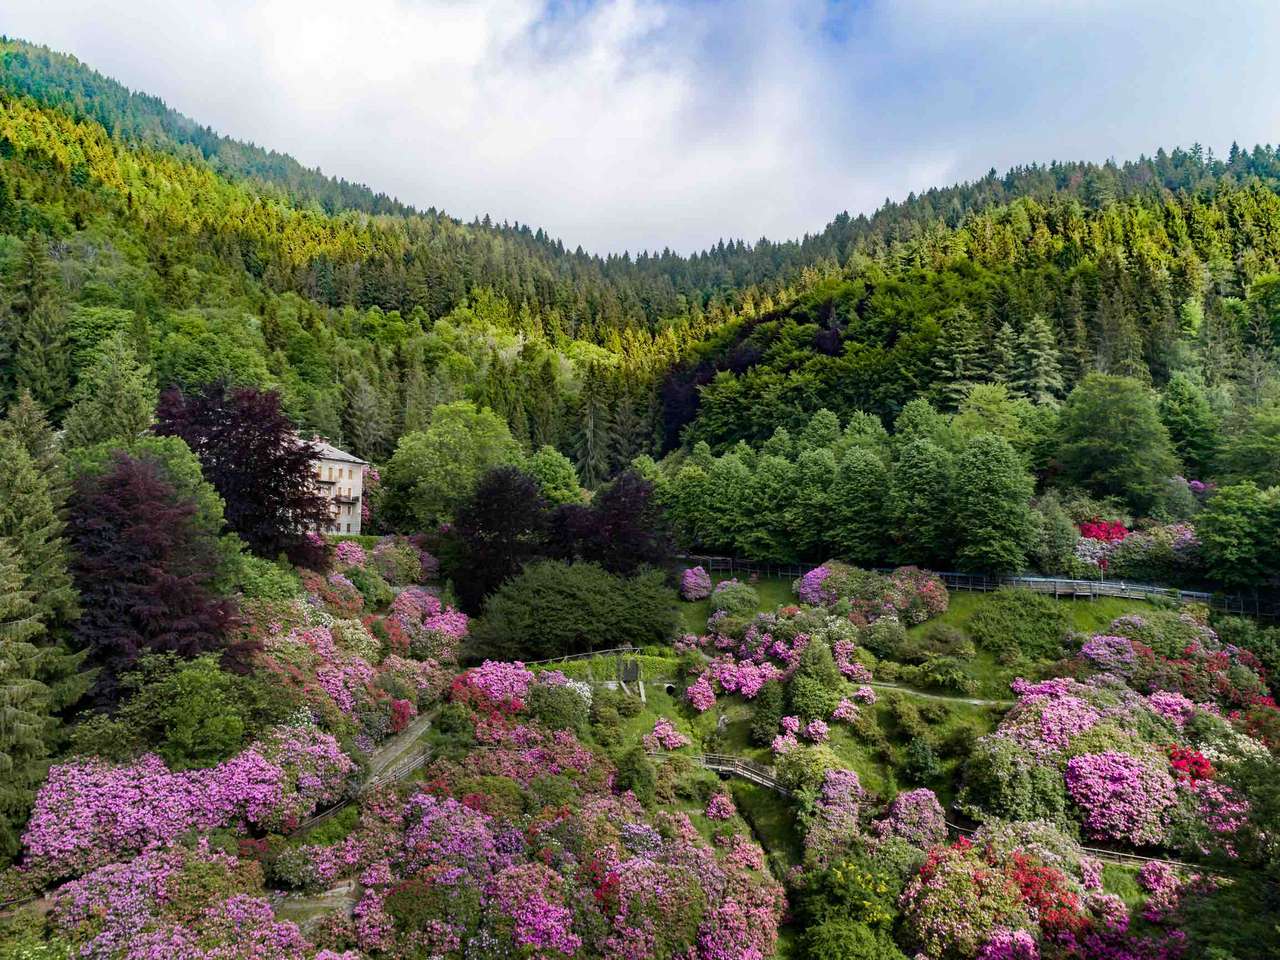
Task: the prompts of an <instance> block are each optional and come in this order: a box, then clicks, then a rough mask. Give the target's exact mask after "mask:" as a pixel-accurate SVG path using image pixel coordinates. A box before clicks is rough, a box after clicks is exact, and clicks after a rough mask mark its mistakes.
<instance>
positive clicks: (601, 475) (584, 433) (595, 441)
mask: <svg viewBox="0 0 1280 960" xmlns="http://www.w3.org/2000/svg"><path fill="white" fill-rule="evenodd" d="M610 420H611V417H610V413H609V404H608V398H607V397H606V395H605V387H604V383H603V379H602V376H601V374H600V371H599V369H598V368H597V367H596V366H595V365H594V364H592V365H591V366H590V367H588V368H587V375H586V377H585V378H584V380H583V382H582V393H581V395H580V396H579V397H578V432H577V435H576V437H575V438H574V444H573V454H574V459H575V460H577V461H578V476H580V477H581V478H582V483H583V485H584V486H586V487H588V488H589V489H595V488H596V487H598V486H599V485H600V484H601V483H603V482H604V481H605V480H607V479H608V476H609V427H610Z"/></svg>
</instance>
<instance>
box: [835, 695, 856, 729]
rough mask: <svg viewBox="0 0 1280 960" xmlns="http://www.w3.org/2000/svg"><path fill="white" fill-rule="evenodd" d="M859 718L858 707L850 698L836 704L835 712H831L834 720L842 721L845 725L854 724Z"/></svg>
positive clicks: (842, 699)
mask: <svg viewBox="0 0 1280 960" xmlns="http://www.w3.org/2000/svg"><path fill="white" fill-rule="evenodd" d="M857 718H858V705H857V704H856V703H854V702H853V701H852V700H850V699H849V698H848V697H842V698H841V700H840V702H839V703H838V704H836V708H835V710H833V711H832V712H831V719H832V720H841V721H843V722H845V723H852V722H853V721H854V720H856V719H857Z"/></svg>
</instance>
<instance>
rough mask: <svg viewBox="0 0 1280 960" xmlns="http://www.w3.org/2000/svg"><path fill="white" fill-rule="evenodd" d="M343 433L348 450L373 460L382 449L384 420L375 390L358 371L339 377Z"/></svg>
mask: <svg viewBox="0 0 1280 960" xmlns="http://www.w3.org/2000/svg"><path fill="white" fill-rule="evenodd" d="M342 401H343V402H342V436H343V438H344V439H345V440H346V442H347V444H348V445H349V446H350V448H351V452H352V453H354V454H355V455H356V456H357V457H361V458H363V459H365V460H375V459H378V458H379V457H380V455H381V454H382V453H383V452H384V451H383V438H384V437H385V436H386V423H385V421H384V420H383V417H382V413H381V411H380V410H379V404H378V394H377V391H376V390H374V388H373V386H372V385H371V384H370V383H369V381H368V380H367V379H366V378H365V377H364V376H363V375H362V374H361V373H359V372H358V371H355V370H353V371H351V372H350V373H348V374H347V375H346V376H345V377H343V379H342Z"/></svg>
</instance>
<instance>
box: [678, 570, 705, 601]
mask: <svg viewBox="0 0 1280 960" xmlns="http://www.w3.org/2000/svg"><path fill="white" fill-rule="evenodd" d="M680 596H682V597H684V598H685V599H686V600H705V599H706V598H707V597H709V596H711V575H710V574H708V573H707V571H706V570H704V569H703V568H702V567H690V568H689V569H687V570H685V572H684V573H682V574H681V575H680Z"/></svg>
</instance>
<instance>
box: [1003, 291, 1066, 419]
mask: <svg viewBox="0 0 1280 960" xmlns="http://www.w3.org/2000/svg"><path fill="white" fill-rule="evenodd" d="M1018 354H1019V356H1018V376H1017V379H1016V380H1015V381H1014V385H1015V386H1016V387H1017V388H1018V392H1019V393H1021V394H1022V395H1023V396H1025V397H1026V398H1027V399H1029V400H1030V401H1031V402H1032V403H1050V402H1052V401H1053V400H1055V399H1056V398H1057V397H1058V395H1059V394H1061V393H1062V367H1061V365H1060V363H1059V360H1058V348H1057V346H1056V345H1055V344H1054V342H1053V328H1052V327H1050V326H1049V321H1048V320H1046V319H1045V317H1044V315H1043V314H1039V313H1037V314H1033V315H1032V317H1031V319H1030V320H1028V321H1027V323H1026V326H1024V327H1023V328H1022V336H1021V337H1019V338H1018Z"/></svg>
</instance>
